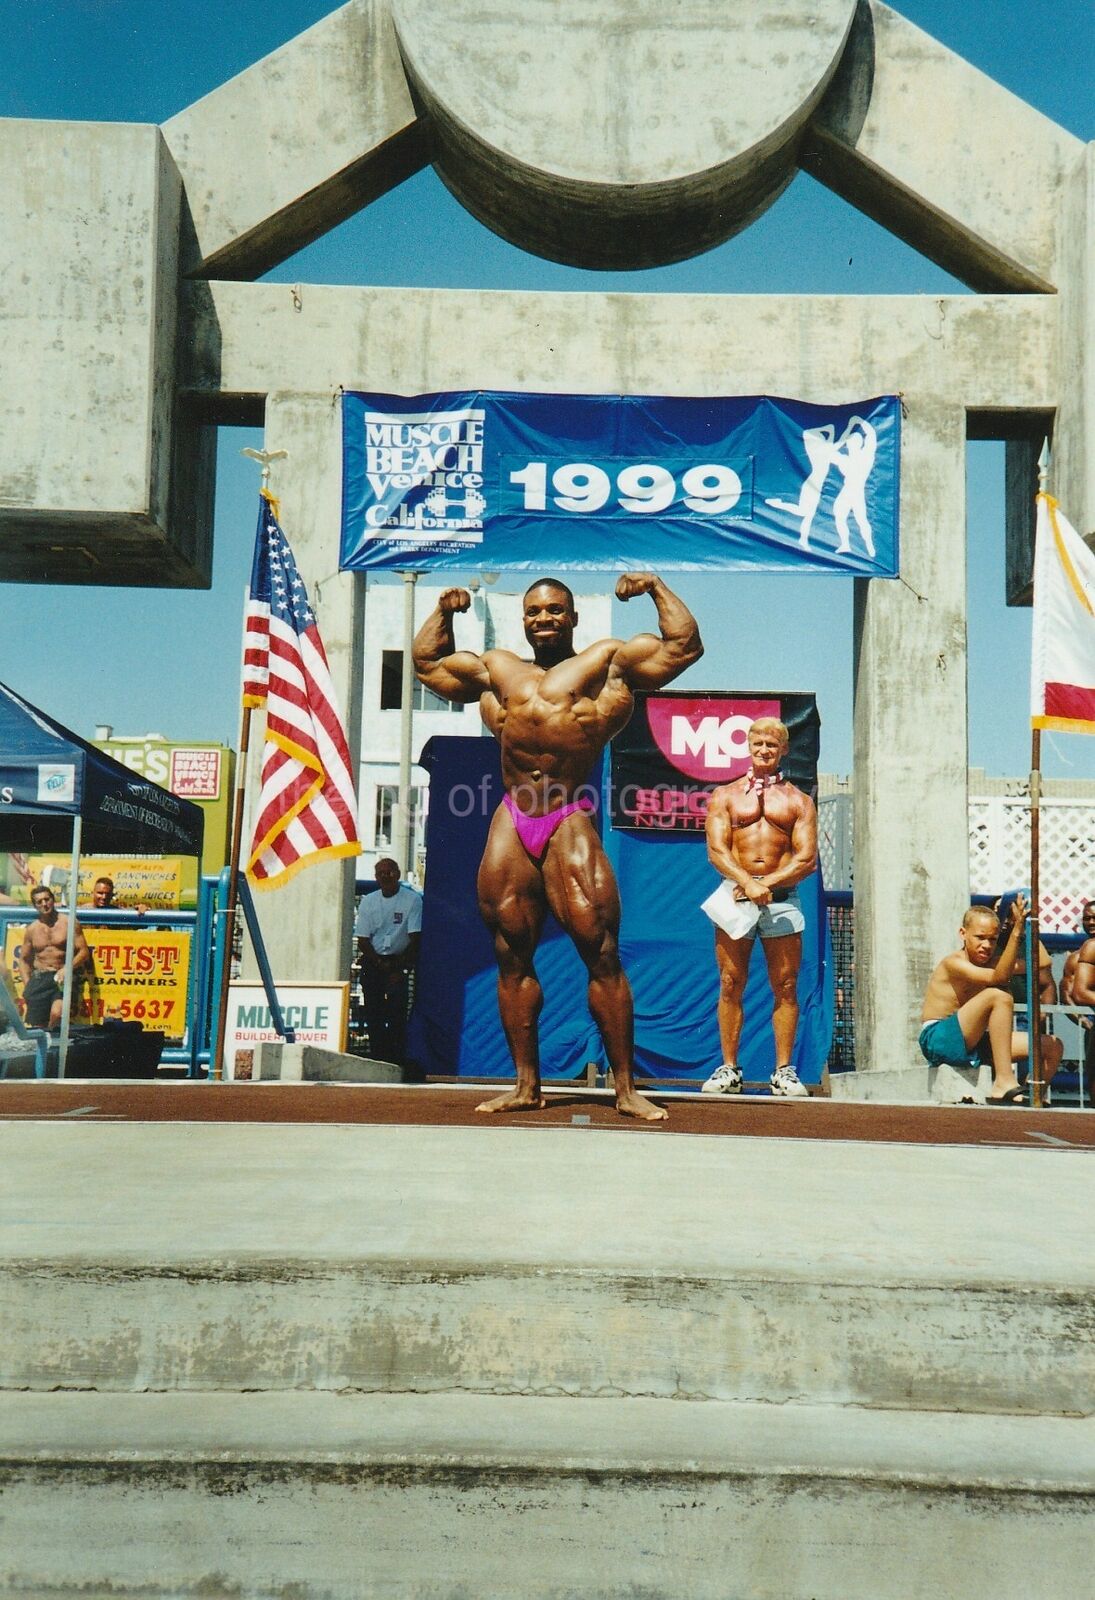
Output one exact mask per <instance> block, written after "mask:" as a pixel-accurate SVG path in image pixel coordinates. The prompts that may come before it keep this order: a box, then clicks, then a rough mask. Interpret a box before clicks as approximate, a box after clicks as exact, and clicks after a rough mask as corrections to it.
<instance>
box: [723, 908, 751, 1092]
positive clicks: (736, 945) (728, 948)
mask: <svg viewBox="0 0 1095 1600" xmlns="http://www.w3.org/2000/svg"><path fill="white" fill-rule="evenodd" d="M752 953H753V941H752V939H731V937H730V935H729V934H728V933H724V932H723V930H722V929H721V928H716V929H715V963H716V965H717V966H718V969H719V1009H718V1018H719V1045H720V1046H721V1049H722V1059H723V1060H724V1061H726V1062H729V1064H730V1065H731V1066H734V1067H736V1066H737V1064H738V1045H739V1044H740V1042H741V1024H742V1019H743V1015H744V1014H743V1012H742V996H743V995H744V993H745V980H746V978H747V976H748V974H749V957H750V956H751V955H752Z"/></svg>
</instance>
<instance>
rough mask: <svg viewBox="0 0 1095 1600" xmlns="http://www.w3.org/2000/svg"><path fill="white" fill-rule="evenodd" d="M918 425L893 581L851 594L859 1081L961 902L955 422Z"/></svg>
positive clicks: (960, 607)
mask: <svg viewBox="0 0 1095 1600" xmlns="http://www.w3.org/2000/svg"><path fill="white" fill-rule="evenodd" d="M914 403H915V402H914ZM915 415H916V419H917V421H916V425H915V426H914V427H908V428H905V429H903V430H902V445H901V523H902V539H901V582H900V583H886V584H883V583H866V582H863V581H861V580H859V579H857V580H856V589H855V621H856V639H855V644H856V648H855V657H854V662H853V672H854V675H855V698H854V745H853V750H854V753H853V766H854V770H855V798H854V801H853V829H854V838H855V891H856V901H855V903H856V914H855V959H856V972H857V982H856V986H855V1017H856V1069H857V1071H856V1076H857V1077H858V1075H859V1073H860V1072H870V1071H872V1070H877V1069H879V1068H887V1067H890V1066H891V1065H892V1064H893V1063H892V1041H894V1040H902V1041H904V1040H908V1041H910V1044H911V1042H912V1041H914V1040H915V1039H916V1037H917V1033H918V1031H919V1026H920V1018H921V1011H922V1006H923V998H924V990H925V988H926V986H927V982H928V979H929V977H930V976H931V973H932V969H933V967H934V965H935V963H936V962H937V961H938V959H939V957H940V955H941V954H942V952H943V951H944V950H949V949H951V948H953V939H954V925H955V907H956V906H957V907H962V906H965V905H968V904H969V856H968V852H967V849H966V842H967V839H968V832H969V811H968V805H967V795H966V788H967V773H968V759H967V754H966V751H967V706H966V457H965V446H964V441H963V437H962V416H961V411H960V410H959V408H958V407H947V406H946V405H944V404H938V405H936V406H929V405H918V406H916V412H915ZM944 840H954V841H956V847H955V848H954V849H949V848H947V847H946V846H945V845H943V844H941V841H944ZM898 907H900V913H898V910H897V908H898ZM898 919H899V920H900V925H901V935H900V937H899V938H896V939H895V921H897V920H898ZM912 930H915V932H912ZM867 973H869V974H870V977H869V978H867V979H866V981H863V978H864V975H865V974H867Z"/></svg>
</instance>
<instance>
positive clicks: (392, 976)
mask: <svg viewBox="0 0 1095 1600" xmlns="http://www.w3.org/2000/svg"><path fill="white" fill-rule="evenodd" d="M361 998H362V999H363V1000H364V1002H365V1022H366V1025H367V1027H368V1029H369V1054H370V1055H371V1056H372V1057H373V1058H374V1059H375V1060H377V1061H396V1062H399V1063H402V1061H403V1058H404V1056H405V1054H406V1050H407V974H406V973H405V972H402V971H398V970H396V969H391V970H389V971H388V972H374V971H373V970H372V968H370V967H366V968H365V969H364V970H363V971H362V974H361Z"/></svg>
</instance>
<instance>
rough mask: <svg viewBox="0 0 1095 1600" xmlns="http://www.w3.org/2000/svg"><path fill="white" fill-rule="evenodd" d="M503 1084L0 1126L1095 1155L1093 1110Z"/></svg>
mask: <svg viewBox="0 0 1095 1600" xmlns="http://www.w3.org/2000/svg"><path fill="white" fill-rule="evenodd" d="M504 1087H505V1085H502V1084H497V1083H493V1084H478V1085H476V1084H459V1085H439V1084H341V1083H303V1084H302V1083H284V1084H283V1083H206V1082H197V1081H190V1080H181V1081H168V1082H159V1083H148V1082H143V1081H142V1082H129V1081H125V1082H117V1083H111V1082H109V1081H104V1080H102V1079H96V1080H86V1081H81V1080H79V1079H67V1080H65V1081H63V1082H60V1083H57V1082H53V1081H50V1080H46V1079H42V1080H36V1081H29V1080H12V1081H10V1082H0V1120H3V1119H6V1118H15V1119H19V1120H23V1119H25V1118H38V1117H41V1118H46V1119H50V1118H54V1117H62V1118H66V1119H80V1120H87V1121H103V1120H107V1121H125V1122H302V1123H317V1124H318V1123H372V1124H375V1125H377V1126H413V1127H464V1128H481V1129H482V1130H483V1131H484V1132H485V1133H490V1132H498V1131H499V1130H500V1129H505V1128H524V1129H546V1128H571V1129H575V1130H588V1129H590V1128H596V1129H599V1130H603V1131H606V1132H607V1131H610V1132H616V1133H625V1132H630V1133H639V1134H642V1135H644V1136H645V1137H649V1138H665V1137H667V1136H673V1135H679V1134H703V1135H710V1136H713V1137H718V1136H722V1135H729V1136H731V1137H733V1136H737V1137H739V1138H741V1137H745V1138H777V1139H849V1140H856V1141H859V1140H865V1141H867V1142H868V1143H887V1144H888V1143H895V1142H896V1143H900V1144H935V1145H1000V1146H1008V1147H1010V1148H1020V1149H1026V1150H1046V1149H1056V1150H1066V1149H1077V1150H1090V1149H1093V1148H1095V1112H1087V1111H1073V1110H1066V1109H1063V1108H1061V1109H1049V1110H1042V1111H1032V1110H1030V1109H1028V1108H1024V1107H1011V1106H1009V1107H984V1106H900V1105H889V1104H885V1103H880V1102H866V1103H863V1102H857V1101H847V1100H828V1099H824V1098H822V1097H821V1096H820V1095H812V1096H811V1097H810V1099H809V1100H774V1099H773V1098H772V1097H771V1095H768V1094H756V1095H750V1094H745V1095H741V1096H736V1097H729V1096H728V1097H722V1096H719V1097H715V1096H712V1095H701V1094H698V1093H682V1092H679V1091H671V1092H668V1093H658V1092H657V1091H656V1090H650V1091H647V1092H648V1093H649V1095H650V1098H651V1099H653V1100H655V1101H657V1102H658V1103H659V1104H660V1105H663V1106H665V1107H666V1109H667V1110H668V1111H669V1121H668V1122H663V1123H654V1124H649V1125H647V1124H642V1123H637V1122H635V1121H633V1120H632V1119H630V1118H625V1117H620V1116H619V1115H618V1114H617V1113H616V1110H615V1108H614V1106H613V1102H612V1095H611V1093H610V1091H609V1090H607V1089H588V1088H586V1087H585V1086H584V1085H578V1084H567V1085H566V1086H564V1087H556V1088H551V1087H549V1088H548V1089H547V1091H546V1094H547V1101H548V1104H547V1106H546V1107H545V1109H544V1110H543V1111H536V1112H515V1113H512V1114H503V1115H492V1116H484V1115H482V1114H480V1113H478V1112H476V1109H475V1107H476V1106H477V1105H478V1104H479V1102H480V1101H481V1100H483V1099H486V1098H489V1097H490V1096H491V1095H492V1094H497V1093H499V1092H500V1091H501V1089H502V1088H504Z"/></svg>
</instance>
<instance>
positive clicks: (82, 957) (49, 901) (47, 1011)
mask: <svg viewBox="0 0 1095 1600" xmlns="http://www.w3.org/2000/svg"><path fill="white" fill-rule="evenodd" d="M30 901H31V905H32V906H33V907H34V909H35V911H36V912H37V913H38V920H37V922H32V923H31V925H30V927H29V928H28V929H27V931H26V934H25V935H24V938H23V943H22V946H21V947H20V950H19V967H20V970H21V972H22V974H23V1001H24V1004H25V1006H26V1013H25V1015H26V1022H27V1025H28V1027H31V1028H57V1027H59V1026H60V1022H61V1011H62V993H61V990H62V984H63V981H64V971H63V969H64V965H65V944H66V941H67V939H68V918H67V917H62V916H61V915H60V913H59V912H58V910H57V905H56V902H55V901H54V898H53V891H52V890H51V889H47V888H45V886H44V885H43V886H42V887H40V888H37V889H34V890H33V891H32V892H31V897H30ZM90 960H91V950H90V949H89V947H88V942H87V940H86V939H85V938H84V930H83V929H82V928H81V926H80V924H79V923H78V922H77V923H76V926H75V929H74V931H73V944H72V971H73V979H74V982H75V987H74V989H73V1009H75V1001H76V999H77V998H78V996H79V991H80V981H81V979H80V972H79V969H80V968H81V967H85V966H87V964H88V963H89V962H90Z"/></svg>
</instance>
